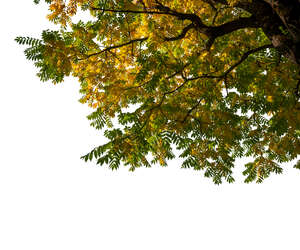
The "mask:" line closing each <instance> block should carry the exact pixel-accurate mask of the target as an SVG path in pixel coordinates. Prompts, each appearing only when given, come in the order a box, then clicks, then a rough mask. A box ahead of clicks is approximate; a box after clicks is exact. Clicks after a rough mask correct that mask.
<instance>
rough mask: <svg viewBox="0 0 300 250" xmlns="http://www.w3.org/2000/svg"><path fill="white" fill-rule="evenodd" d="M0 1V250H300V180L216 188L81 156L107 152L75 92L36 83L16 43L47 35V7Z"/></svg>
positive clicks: (194, 176) (69, 84) (295, 174)
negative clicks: (117, 167) (89, 160)
mask: <svg viewBox="0 0 300 250" xmlns="http://www.w3.org/2000/svg"><path fill="white" fill-rule="evenodd" d="M32 2H33V1H32V0H27V1H24V0H23V1H21V0H19V1H2V5H1V15H0V18H1V20H0V21H1V39H0V42H1V61H0V63H1V67H0V72H1V84H0V108H1V113H0V115H1V121H0V156H1V158H0V249H1V250H17V249H18V250H21V249H22V250H24V249H25V250H27V249H28V250H54V249H55V250H68V249H70V250H81V249H82V250H94V249H95V250H96V249H97V250H101V249H103V250H120V249H122V250H123V249H125V250H127V249H128V250H141V249H142V250H150V249H151V250H153V249H155V250H165V249H172V250H173V249H188V250H194V249H205V250H214V249H216V250H217V249H225V250H226V249H230V250H240V249H243V250H248V249H249V250H250V249H251V250H253V249H272V250H274V249H289V250H290V249H300V238H299V232H300V218H299V214H300V201H299V191H300V173H299V171H297V170H295V169H293V168H292V164H289V165H288V166H286V167H285V172H284V174H283V175H280V176H272V177H271V178H270V179H268V180H266V181H265V182H264V183H263V184H250V185H249V184H248V185H247V184H243V182H242V177H241V175H240V174H239V173H240V172H241V171H242V169H243V167H242V163H243V162H242V161H240V162H239V163H238V164H237V165H238V166H237V174H236V177H237V181H236V182H235V183H234V184H223V185H220V186H216V185H214V184H212V182H211V181H210V180H208V179H206V178H204V177H203V173H201V172H194V171H192V170H183V169H180V168H179V166H178V165H179V164H178V163H177V164H176V162H175V161H173V162H171V163H170V166H169V167H167V168H159V167H154V168H152V169H139V170H137V171H136V172H134V173H130V172H128V171H127V169H120V170H118V171H114V172H112V171H111V170H109V169H108V168H105V167H96V166H95V165H94V163H84V162H83V161H82V160H80V159H79V158H80V156H81V155H83V154H85V153H87V152H88V151H89V150H90V149H92V148H93V147H94V146H96V145H98V144H101V143H102V142H103V137H102V136H101V133H99V132H98V131H96V130H94V129H93V128H92V127H90V126H89V122H88V121H87V119H85V116H86V115H87V114H88V113H89V112H90V110H89V109H88V107H86V106H84V105H82V104H80V103H79V102H78V99H79V97H80V95H79V93H78V90H79V84H78V82H77V81H76V80H75V79H67V80H66V82H64V83H63V84H60V85H57V86H53V85H51V84H50V83H41V82H39V80H38V78H37V77H35V69H34V67H33V65H32V63H30V62H28V61H26V59H25V57H24V55H23V49H24V47H22V46H19V45H17V44H16V43H15V42H14V38H15V37H16V36H18V35H22V36H27V35H29V36H35V37H39V35H40V32H41V31H42V30H43V29H47V28H49V27H51V25H50V24H49V23H48V21H47V20H46V19H45V15H46V13H47V8H46V6H45V5H40V6H35V5H34V4H33V3H32Z"/></svg>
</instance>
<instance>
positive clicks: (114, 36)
mask: <svg viewBox="0 0 300 250" xmlns="http://www.w3.org/2000/svg"><path fill="white" fill-rule="evenodd" d="M35 2H36V3H38V2H39V1H35ZM46 2H48V3H49V4H50V8H49V9H50V14H49V16H48V18H49V19H50V20H51V21H53V22H55V23H60V24H61V29H60V30H59V31H50V30H46V31H43V33H42V36H41V39H40V40H39V39H34V38H30V37H18V38H16V41H17V42H18V43H19V44H22V45H27V46H28V48H27V49H26V50H25V55H26V57H27V58H28V59H29V60H32V61H34V63H35V66H36V67H37V68H38V70H39V72H38V76H39V77H40V79H41V80H42V81H47V80H51V81H52V82H54V83H58V82H61V81H63V79H64V77H65V76H68V75H70V74H72V75H73V76H74V77H77V78H78V80H79V81H80V83H81V85H80V86H81V89H80V93H81V94H82V98H81V99H80V101H81V102H82V103H87V104H88V105H89V106H90V107H92V108H94V112H92V113H91V114H90V115H89V116H88V117H87V118H88V119H89V120H90V122H91V126H93V127H94V128H96V129H99V130H102V129H103V130H104V135H105V137H106V138H107V141H108V142H107V143H106V144H104V145H101V146H99V147H96V148H94V149H93V150H92V151H91V152H90V153H88V154H86V155H85V156H83V157H82V158H83V159H84V160H85V161H89V160H95V161H96V163H97V164H99V165H108V166H109V168H111V169H113V170H115V169H117V168H119V166H121V165H125V166H129V169H130V171H133V170H135V169H136V168H139V167H142V166H144V167H150V166H152V165H153V164H160V165H161V166H166V165H167V162H168V160H170V159H174V158H175V153H176V154H178V155H179V158H181V159H182V164H181V167H182V168H191V169H194V170H197V171H198V170H201V171H203V173H204V176H205V177H208V178H211V179H212V180H213V182H214V183H216V184H220V183H221V182H222V181H227V182H229V183H231V182H233V181H234V178H233V168H234V164H235V160H236V159H238V158H241V157H244V156H247V157H251V158H252V159H253V160H252V162H249V163H246V164H245V171H243V174H244V175H245V182H247V183H248V182H252V181H256V182H258V183H260V182H262V181H263V180H264V179H265V178H267V177H269V176H270V175H271V174H272V173H274V174H280V173H282V171H283V169H282V166H281V164H282V163H285V162H290V161H292V160H295V159H297V157H298V156H299V154H300V133H299V131H300V115H299V110H300V103H299V94H298V93H299V87H300V86H299V85H300V82H299V80H298V78H299V67H298V65H297V64H294V63H292V62H291V61H290V60H288V58H287V57H286V55H285V54H284V53H283V52H282V50H279V49H276V48H274V46H273V45H272V43H271V42H272V41H270V39H269V38H268V37H267V35H266V34H265V33H264V25H263V24H259V23H258V21H257V19H255V18H253V16H255V13H249V12H248V10H249V9H251V8H248V9H245V10H244V9H243V8H241V6H248V7H249V6H250V5H251V4H254V2H257V1H243V4H242V5H240V1H230V4H227V3H226V1H204V0H203V1H201V0H200V1H198V0H197V1H196V0H185V1H175V0H174V1H163V0H162V1H156V0H147V1H131V0H122V1H106V0H103V1H102V0H97V1H87V0H80V1H74V0H69V1H60V0H59V1H55V2H51V1H46ZM78 7H81V9H82V10H85V11H89V12H90V14H91V16H92V18H91V20H90V21H88V22H83V21H79V22H77V23H72V19H71V17H72V15H74V14H75V13H76V11H77V8H78ZM250 7H251V6H250ZM278 32H279V33H280V35H286V34H287V33H286V32H287V30H286V29H283V28H282V27H279V28H278ZM279 33H278V34H279ZM276 34H277V33H276ZM278 34H277V35H278ZM114 118H115V119H114ZM112 120H115V121H118V124H117V125H115V124H114V123H113V122H112ZM295 168H300V167H299V161H298V163H297V164H296V165H295Z"/></svg>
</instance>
